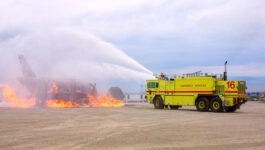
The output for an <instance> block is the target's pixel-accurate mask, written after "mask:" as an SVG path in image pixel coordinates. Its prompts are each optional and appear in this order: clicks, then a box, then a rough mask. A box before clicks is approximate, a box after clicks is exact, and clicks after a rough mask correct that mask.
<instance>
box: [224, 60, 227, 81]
mask: <svg viewBox="0 0 265 150" xmlns="http://www.w3.org/2000/svg"><path fill="white" fill-rule="evenodd" d="M226 65H227V61H225V72H224V80H225V81H226V80H227V71H226Z"/></svg>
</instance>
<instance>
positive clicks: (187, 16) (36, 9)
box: [0, 0, 265, 91]
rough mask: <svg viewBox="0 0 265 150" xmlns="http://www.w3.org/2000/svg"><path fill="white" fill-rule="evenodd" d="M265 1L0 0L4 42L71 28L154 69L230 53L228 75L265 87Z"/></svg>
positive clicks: (208, 66) (216, 67) (186, 67)
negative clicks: (24, 36)
mask: <svg viewBox="0 0 265 150" xmlns="http://www.w3.org/2000/svg"><path fill="white" fill-rule="evenodd" d="M264 6H265V1H263V0H218V1H213V0H200V1H198V0H131V1H129V0H127V1H126V0H112V1H109V0H89V1H88V0H45V1H43V0H1V1H0V44H1V42H2V43H3V42H6V41H7V40H10V39H12V38H14V37H16V36H17V35H19V34H22V33H27V32H34V31H40V30H41V31H44V32H45V31H46V30H50V29H53V30H54V29H55V30H56V29H60V28H67V29H71V30H75V31H78V32H82V33H83V34H88V35H93V36H95V37H97V38H99V39H102V40H104V41H106V42H109V43H112V44H114V45H115V46H116V47H117V48H119V49H121V50H122V51H123V52H125V53H126V54H127V55H128V56H130V57H132V58H133V59H135V60H136V61H138V62H139V63H140V64H142V65H143V66H144V67H146V68H147V69H149V70H150V71H151V72H155V73H160V72H167V73H187V72H195V71H199V70H202V71H203V72H214V73H222V72H223V64H224V62H225V61H226V60H228V71H229V72H228V75H229V79H236V80H247V82H248V86H249V90H250V91H255V90H258V91H263V90H265V69H264V66H265V15H264V14H265V9H264ZM0 51H1V52H3V51H5V50H4V49H0Z"/></svg>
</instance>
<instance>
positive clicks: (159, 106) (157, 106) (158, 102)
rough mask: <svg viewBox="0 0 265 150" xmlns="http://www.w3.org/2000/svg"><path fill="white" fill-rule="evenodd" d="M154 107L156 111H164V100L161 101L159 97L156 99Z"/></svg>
mask: <svg viewBox="0 0 265 150" xmlns="http://www.w3.org/2000/svg"><path fill="white" fill-rule="evenodd" d="M154 106H155V109H163V108H164V104H163V100H162V99H161V97H160V96H157V97H156V98H155V99H154Z"/></svg>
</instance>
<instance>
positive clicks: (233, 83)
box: [227, 81, 236, 89]
mask: <svg viewBox="0 0 265 150" xmlns="http://www.w3.org/2000/svg"><path fill="white" fill-rule="evenodd" d="M227 87H228V88H231V89H234V88H235V87H236V85H235V81H228V82H227Z"/></svg>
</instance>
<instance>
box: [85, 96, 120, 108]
mask: <svg viewBox="0 0 265 150" xmlns="http://www.w3.org/2000/svg"><path fill="white" fill-rule="evenodd" d="M87 97H88V98H89V101H90V103H91V105H92V106H93V107H123V106H124V103H123V101H121V100H117V99H115V98H111V97H109V96H107V95H105V94H102V95H100V96H98V97H97V98H96V99H94V97H93V96H92V95H89V94H88V95H87Z"/></svg>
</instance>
